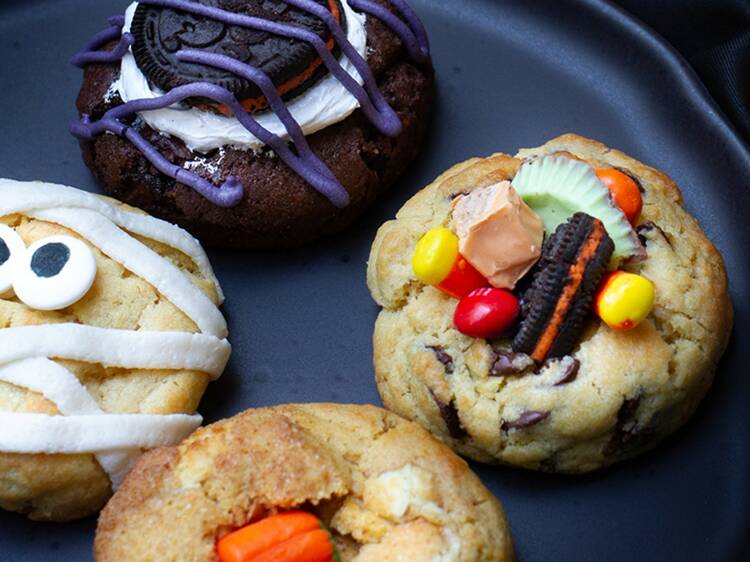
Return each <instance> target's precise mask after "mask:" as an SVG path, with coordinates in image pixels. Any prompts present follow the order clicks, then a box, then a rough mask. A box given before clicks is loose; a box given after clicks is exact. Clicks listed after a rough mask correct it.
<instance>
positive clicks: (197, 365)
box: [0, 324, 231, 379]
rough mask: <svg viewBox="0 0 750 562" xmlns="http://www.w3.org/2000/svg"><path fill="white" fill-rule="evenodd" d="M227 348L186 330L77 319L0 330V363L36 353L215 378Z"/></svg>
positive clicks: (223, 342)
mask: <svg viewBox="0 0 750 562" xmlns="http://www.w3.org/2000/svg"><path fill="white" fill-rule="evenodd" d="M230 351H231V347H230V345H229V342H228V341H227V340H225V339H219V338H217V337H214V336H210V335H206V334H190V333H187V332H145V331H144V332H136V331H133V330H112V329H107V328H97V327H95V326H85V325H82V324H43V325H39V326H19V327H16V328H6V329H4V330H0V364H5V363H11V362H13V361H19V360H22V359H30V358H33V357H40V356H42V357H55V358H60V359H73V360H76V361H84V362H86V363H99V364H101V365H104V366H107V367H126V368H131V369H169V370H178V369H186V370H191V371H201V372H204V373H207V374H208V375H210V376H211V377H212V378H214V379H216V378H218V377H219V376H220V375H221V373H222V371H223V370H224V367H225V366H226V363H227V361H228V360H229V354H230Z"/></svg>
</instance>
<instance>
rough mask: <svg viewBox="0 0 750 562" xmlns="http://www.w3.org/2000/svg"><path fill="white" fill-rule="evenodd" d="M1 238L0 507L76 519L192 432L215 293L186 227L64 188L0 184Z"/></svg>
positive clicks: (219, 344) (213, 360) (217, 339)
mask: <svg viewBox="0 0 750 562" xmlns="http://www.w3.org/2000/svg"><path fill="white" fill-rule="evenodd" d="M0 239H1V240H2V244H0V248H3V247H4V248H6V249H7V250H8V251H7V252H0V295H2V297H1V298H0V507H2V508H3V509H6V510H10V511H16V512H20V513H24V514H26V515H28V516H29V517H30V518H32V519H38V520H53V521H66V520H71V519H76V518H81V517H86V516H89V515H92V514H94V513H96V512H97V511H98V510H99V509H100V508H101V507H102V506H103V505H104V503H105V502H106V501H107V499H108V498H109V496H110V495H111V493H112V490H113V489H114V488H116V487H117V486H118V485H119V484H121V483H122V480H123V478H124V477H125V475H126V474H127V472H128V470H129V469H130V468H131V467H132V466H133V464H134V463H135V462H136V461H137V459H138V457H139V455H140V450H142V449H148V448H151V447H155V446H161V445H169V444H173V443H177V442H179V441H180V440H181V439H183V438H184V437H185V436H187V435H189V434H190V433H191V432H192V431H193V430H194V429H195V428H197V427H198V426H199V425H200V423H201V418H200V416H198V415H195V411H196V408H197V407H198V402H199V401H200V399H201V397H202V395H203V392H204V391H205V389H206V386H207V385H208V383H209V381H211V380H212V379H215V378H217V377H218V376H219V375H221V372H222V370H223V368H224V365H225V364H226V362H227V360H228V357H229V352H230V347H229V343H228V342H227V340H226V335H227V326H226V322H225V321H224V318H223V316H222V314H221V312H220V311H219V308H218V306H219V304H220V303H221V302H222V300H223V296H222V293H221V289H220V287H219V284H218V282H217V280H216V278H215V276H214V274H213V272H212V270H211V265H210V264H209V262H208V258H207V256H206V254H205V253H204V252H203V250H202V248H201V247H200V245H199V244H198V242H197V241H196V240H195V239H194V238H193V237H192V236H190V235H189V234H188V233H187V232H185V231H183V230H182V229H180V228H178V227H176V226H174V225H171V224H169V223H166V222H163V221H161V220H158V219H155V218H153V217H151V216H149V215H146V214H144V213H142V212H141V211H138V210H136V209H134V208H131V207H127V206H125V205H122V204H120V203H117V202H115V201H114V200H111V199H105V198H102V197H97V196H95V195H92V194H89V193H85V192H83V191H79V190H77V189H73V188H70V187H65V186H60V185H53V184H46V183H41V182H15V181H11V180H0ZM167 350H168V352H167Z"/></svg>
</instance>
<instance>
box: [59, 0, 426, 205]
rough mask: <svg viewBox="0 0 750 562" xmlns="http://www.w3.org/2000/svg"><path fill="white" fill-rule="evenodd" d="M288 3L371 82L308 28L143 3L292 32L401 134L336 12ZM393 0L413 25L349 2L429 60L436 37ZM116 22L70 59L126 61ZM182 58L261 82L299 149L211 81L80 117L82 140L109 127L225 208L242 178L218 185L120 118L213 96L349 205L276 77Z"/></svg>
mask: <svg viewBox="0 0 750 562" xmlns="http://www.w3.org/2000/svg"><path fill="white" fill-rule="evenodd" d="M285 1H286V2H287V3H288V4H291V5H293V6H296V7H297V8H299V9H302V10H305V11H307V12H309V13H312V14H314V15H316V16H317V17H319V18H320V19H321V20H323V22H324V23H326V25H327V26H328V28H329V30H330V32H331V34H332V36H333V37H334V39H335V40H336V41H337V42H338V45H339V47H340V48H341V50H342V52H343V54H344V55H345V56H346V57H347V58H348V59H349V60H350V61H351V62H352V64H353V65H354V67H355V68H356V70H357V72H358V73H359V74H360V76H361V77H362V79H363V82H364V88H363V87H362V86H360V85H359V84H358V83H357V82H356V81H355V80H354V79H353V78H352V77H351V76H350V75H349V74H348V73H347V72H346V71H345V70H344V68H343V67H342V66H341V64H340V63H339V62H338V61H337V60H336V59H335V57H334V56H333V54H332V53H331V52H330V51H329V50H328V48H327V46H326V45H325V43H324V42H323V40H322V39H321V38H320V37H318V36H317V35H315V34H314V33H311V32H309V31H307V30H304V29H301V28H298V27H295V26H292V25H287V24H281V23H277V22H271V21H268V20H264V19H261V18H254V17H250V16H246V15H242V14H235V13H232V12H227V11H224V10H221V9H219V8H214V7H211V6H204V5H202V4H197V3H194V2H189V1H187V0H141V2H140V3H142V4H148V5H153V6H159V7H163V8H171V9H174V10H179V11H183V12H188V13H192V14H195V15H199V16H204V17H208V18H212V19H215V20H218V21H221V22H223V23H226V24H228V25H234V26H239V27H246V28H250V29H255V30H259V31H265V32H268V33H271V34H275V35H280V36H283V37H290V38H293V39H297V40H300V41H305V42H308V43H310V44H311V45H312V46H313V47H314V48H315V50H316V51H317V53H318V55H319V56H320V58H321V60H322V61H323V63H324V64H325V65H326V67H327V68H328V70H329V71H330V72H331V74H332V75H334V76H335V77H336V78H337V79H338V80H339V81H340V82H341V83H342V84H343V85H344V86H345V87H346V88H347V90H349V92H350V93H351V94H352V95H353V96H354V97H355V98H356V99H357V101H358V102H359V104H360V107H361V109H362V111H363V112H364V114H365V115H366V116H367V117H368V118H369V119H370V121H371V122H372V123H373V125H374V126H375V127H376V128H377V129H378V130H379V131H380V132H381V133H383V134H386V135H389V136H397V135H398V134H400V132H401V130H402V124H401V120H400V119H399V117H398V115H397V114H396V112H395V111H394V110H393V108H391V107H390V105H388V102H386V100H385V98H384V97H383V94H382V92H381V91H380V89H379V88H378V86H377V82H376V80H375V77H374V76H373V74H372V71H371V69H370V67H369V65H368V64H367V62H366V61H365V60H364V58H362V56H361V55H360V54H359V53H358V52H357V50H356V49H355V48H354V46H353V45H352V44H351V43H350V42H349V40H348V39H347V38H346V34H345V33H344V30H343V29H342V28H341V25H340V24H339V22H338V21H336V18H334V17H333V15H332V14H331V13H330V12H329V11H328V10H326V9H325V8H324V7H323V6H321V5H320V4H317V3H315V2H313V1H311V0H285ZM391 4H392V5H393V6H394V7H395V8H396V10H397V11H398V12H399V13H400V14H401V16H403V18H404V19H405V20H406V23H404V22H402V21H401V20H400V19H399V18H398V17H396V16H395V15H394V14H392V13H390V12H388V11H387V10H385V9H384V8H382V7H381V6H379V5H377V4H374V3H373V2H371V1H370V0H349V5H350V6H351V7H353V8H355V9H359V10H361V11H363V12H367V13H369V14H371V15H373V16H375V17H377V18H379V19H381V20H383V22H384V23H386V24H387V25H389V26H390V27H391V28H392V29H393V31H394V32H395V33H396V34H397V35H398V36H399V37H400V38H401V40H402V42H403V43H404V45H405V46H406V48H407V50H408V51H409V53H410V55H411V56H412V57H413V58H414V59H415V60H416V61H417V62H420V63H426V62H427V61H429V56H430V55H429V42H428V40H427V34H426V32H425V30H424V27H423V26H422V23H421V22H420V21H419V18H418V17H417V16H416V14H414V12H413V11H412V10H411V8H410V7H409V6H408V5H407V4H406V2H405V1H404V0H391ZM108 22H109V24H110V27H109V28H108V29H106V30H104V31H102V32H100V33H97V34H96V35H95V36H94V37H93V38H92V39H91V41H89V43H88V44H87V45H86V46H85V47H84V49H83V50H82V51H81V52H79V53H78V54H76V55H75V56H74V57H73V58H72V59H71V63H72V64H74V65H76V66H79V67H83V66H85V65H86V64H89V63H95V62H115V61H117V60H120V59H121V58H122V57H123V56H124V55H125V54H126V53H127V51H128V49H129V48H130V46H131V45H132V44H133V41H134V38H133V36H132V35H131V34H130V33H122V28H123V26H124V24H125V18H124V17H123V16H113V17H111V18H109V19H108ZM118 35H122V36H121V38H120V42H119V43H118V45H117V46H116V47H115V49H114V50H112V51H104V52H103V51H98V49H100V48H101V47H103V46H104V45H105V44H106V43H108V42H110V41H112V40H114V39H116V38H117V36H118ZM177 58H178V59H179V60H181V61H185V62H191V63H197V64H204V65H207V66H213V67H216V68H222V69H224V70H228V71H229V72H232V73H234V74H237V75H238V76H241V77H243V78H245V79H247V80H250V81H251V82H253V83H254V84H256V85H257V86H258V87H259V88H260V89H261V91H262V92H263V94H264V96H265V97H266V99H267V100H268V103H269V106H270V108H271V109H272V110H273V111H274V113H275V114H276V115H277V117H278V118H279V120H280V121H281V123H282V124H283V125H284V127H285V128H286V131H287V133H288V134H289V137H290V139H291V140H292V142H293V143H294V149H295V150H292V149H291V148H290V147H289V146H288V145H287V143H286V142H285V141H284V140H282V139H281V138H280V137H278V136H276V135H274V134H273V133H271V132H270V131H268V130H267V129H265V128H264V127H263V126H261V125H260V124H259V123H258V122H257V121H256V120H255V119H254V118H253V117H252V116H251V115H250V114H248V113H246V112H245V110H244V109H243V107H242V105H241V104H240V102H239V101H238V100H237V98H236V97H235V96H234V94H232V93H231V92H229V90H226V89H225V88H222V87H221V86H217V85H213V84H209V83H206V82H201V83H196V84H190V85H187V86H180V87H178V88H174V89H173V90H171V91H170V92H168V93H167V94H165V95H163V96H160V97H158V98H155V99H140V100H133V101H130V102H127V103H124V104H122V105H119V106H117V107H115V108H112V109H110V110H109V111H107V112H106V113H105V114H104V115H103V116H102V118H101V119H100V120H99V121H96V122H92V121H91V120H90V118H89V116H88V115H83V117H82V118H81V120H79V121H75V122H73V124H72V125H71V127H70V132H71V133H72V134H73V135H74V136H75V137H77V138H79V139H84V140H92V139H93V138H94V137H96V136H97V135H99V134H102V133H104V132H110V133H114V134H116V135H119V136H123V137H125V138H127V139H128V140H129V141H130V142H131V143H132V144H133V145H134V146H135V147H136V148H137V149H138V150H140V151H141V152H142V153H143V155H144V156H145V157H146V158H147V159H148V160H149V161H150V162H151V163H152V164H153V165H154V167H156V168H157V169H158V170H159V171H160V172H162V173H163V174H165V175H167V176H169V177H171V178H173V179H175V180H176V181H178V182H180V183H182V184H185V185H187V186H189V187H191V188H193V189H194V190H195V191H197V192H198V193H200V194H201V195H202V196H203V197H205V198H206V199H208V200H209V201H211V202H212V203H214V204H216V205H218V206H221V207H233V206H235V205H237V204H239V202H240V201H241V200H242V197H243V195H244V189H243V186H242V184H241V183H240V182H239V181H238V180H237V178H236V177H234V176H230V177H229V178H227V180H226V181H225V182H224V183H223V184H222V185H221V186H219V187H217V186H215V185H213V184H212V183H211V182H209V181H207V180H205V179H204V178H202V177H200V176H198V175H197V174H194V173H192V172H190V171H188V170H186V169H184V168H181V167H180V166H177V165H175V164H173V163H171V162H170V161H169V160H167V159H166V158H165V157H164V156H163V155H162V154H161V153H160V152H159V151H158V150H157V149H156V147H154V146H153V145H152V144H150V143H149V142H148V141H147V140H146V139H144V138H143V136H142V135H141V134H140V133H139V132H138V131H137V130H136V129H135V128H133V127H131V126H128V125H125V124H123V123H122V122H121V119H124V118H126V117H129V116H131V115H133V114H135V113H140V112H142V111H150V110H155V109H163V108H165V107H169V106H172V105H174V104H175V103H179V102H181V101H183V100H185V99H187V98H194V97H199V98H207V99H210V100H212V101H214V102H217V103H220V104H223V105H225V106H227V107H228V108H229V109H230V110H231V111H232V113H233V114H234V116H235V117H236V118H237V119H238V120H239V122H240V123H241V124H242V125H243V126H244V127H245V128H246V129H247V130H248V131H249V132H250V133H251V134H253V135H254V136H255V137H256V138H258V139H259V140H260V141H261V142H263V143H264V144H266V145H268V146H270V147H271V148H272V149H273V150H274V151H275V152H276V154H278V156H279V157H280V158H281V159H282V160H284V162H285V163H286V164H287V165H288V166H289V167H290V168H291V169H292V170H294V171H295V172H296V173H297V174H299V175H300V176H301V177H303V178H304V179H305V180H306V181H307V182H308V183H310V185H312V186H313V187H314V188H315V189H316V190H317V191H318V192H319V193H321V194H322V195H324V196H325V197H326V198H328V200H329V201H331V203H332V204H334V205H335V206H336V207H339V208H342V207H345V206H347V205H348V204H349V194H348V193H347V192H346V190H345V189H344V187H343V186H342V185H341V184H340V183H339V181H338V180H337V179H336V177H335V176H334V174H333V173H332V172H331V171H330V170H329V169H328V167H327V166H326V165H325V164H324V163H323V162H322V161H321V160H320V159H319V158H318V157H317V156H316V155H315V154H314V153H313V151H312V150H311V148H310V145H309V144H308V142H307V139H306V138H305V135H304V133H303V131H302V129H301V127H300V126H299V124H298V123H297V122H296V121H295V119H294V117H293V116H292V115H291V113H290V112H289V110H288V108H287V107H286V105H285V104H284V102H283V100H282V99H281V96H280V95H279V94H278V92H277V91H276V87H275V86H274V84H273V82H272V81H271V79H270V78H269V77H268V76H267V75H266V74H265V73H264V72H263V71H261V70H260V69H258V68H256V67H253V66H251V65H248V64H244V63H242V62H240V61H238V60H236V59H233V58H231V57H227V56H223V55H217V54H212V53H206V52H203V51H195V50H182V51H179V52H178V53H177Z"/></svg>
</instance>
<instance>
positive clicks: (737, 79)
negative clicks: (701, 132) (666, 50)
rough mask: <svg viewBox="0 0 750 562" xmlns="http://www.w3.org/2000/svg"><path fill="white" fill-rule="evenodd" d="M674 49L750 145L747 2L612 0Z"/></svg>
mask: <svg viewBox="0 0 750 562" xmlns="http://www.w3.org/2000/svg"><path fill="white" fill-rule="evenodd" d="M615 2H616V3H618V4H619V5H620V6H622V7H623V8H625V9H626V10H628V11H629V12H631V13H632V14H633V15H635V16H636V17H638V18H640V19H641V20H642V21H644V22H645V23H646V24H648V25H649V26H650V27H651V28H653V29H654V30H655V31H657V32H658V33H659V34H661V35H662V36H663V37H664V38H665V39H666V40H667V41H669V42H670V43H671V44H672V45H673V46H674V47H676V48H677V50H678V51H680V53H682V55H683V56H684V57H685V58H686V59H687V60H688V62H690V64H691V65H692V66H693V68H694V69H695V70H696V71H697V73H698V75H699V76H700V77H701V79H702V80H703V83H704V84H705V85H706V87H707V88H708V90H709V91H710V92H711V94H712V95H713V97H714V99H715V100H716V101H717V102H718V104H719V105H720V106H721V108H722V109H723V110H724V113H725V114H726V115H727V117H729V119H730V121H732V122H733V124H734V125H735V127H736V128H737V130H738V131H739V132H740V134H741V135H742V136H743V137H744V139H745V141H746V142H747V143H750V111H749V110H748V108H750V0H615Z"/></svg>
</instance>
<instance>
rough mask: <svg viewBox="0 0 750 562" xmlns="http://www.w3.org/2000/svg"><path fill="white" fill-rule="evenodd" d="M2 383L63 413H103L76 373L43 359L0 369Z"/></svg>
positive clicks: (28, 360) (23, 361) (20, 362)
mask: <svg viewBox="0 0 750 562" xmlns="http://www.w3.org/2000/svg"><path fill="white" fill-rule="evenodd" d="M0 381H3V382H8V383H10V384H14V385H16V386H20V387H22V388H27V389H29V390H32V391H34V392H38V393H40V394H42V395H44V397H45V398H47V399H48V400H49V401H50V402H54V404H55V406H57V409H58V410H60V413H62V414H66V415H68V414H100V413H101V411H102V410H101V408H99V405H98V404H97V403H96V401H95V400H94V399H93V398H92V397H91V395H90V394H89V393H88V392H87V391H86V389H85V388H84V387H83V385H82V384H81V383H80V382H79V380H78V379H77V378H76V377H75V375H73V373H71V372H70V371H68V370H67V369H66V368H65V367H63V366H62V365H59V364H57V363H55V362H54V361H50V360H49V359H46V358H44V357H36V358H34V359H24V360H22V361H15V362H13V363H9V364H7V365H2V366H0Z"/></svg>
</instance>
